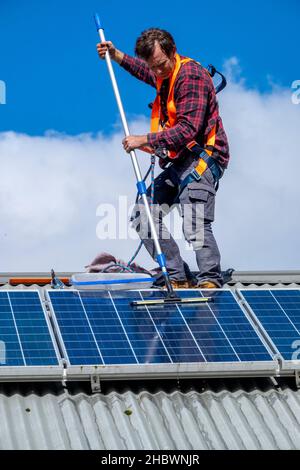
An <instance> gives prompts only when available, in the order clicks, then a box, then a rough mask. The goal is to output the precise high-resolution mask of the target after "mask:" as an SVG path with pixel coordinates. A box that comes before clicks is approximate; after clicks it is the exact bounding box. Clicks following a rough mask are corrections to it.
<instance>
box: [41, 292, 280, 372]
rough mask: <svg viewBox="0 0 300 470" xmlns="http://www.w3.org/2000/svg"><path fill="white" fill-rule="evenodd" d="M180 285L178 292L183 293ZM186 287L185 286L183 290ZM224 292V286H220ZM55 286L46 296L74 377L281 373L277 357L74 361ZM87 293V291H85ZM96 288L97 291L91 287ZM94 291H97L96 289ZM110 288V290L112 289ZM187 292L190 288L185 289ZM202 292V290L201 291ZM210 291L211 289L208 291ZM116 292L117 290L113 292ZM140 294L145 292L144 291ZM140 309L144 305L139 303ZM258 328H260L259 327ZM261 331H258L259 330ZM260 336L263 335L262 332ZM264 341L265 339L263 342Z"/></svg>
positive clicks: (69, 370) (68, 369)
mask: <svg viewBox="0 0 300 470" xmlns="http://www.w3.org/2000/svg"><path fill="white" fill-rule="evenodd" d="M223 290H224V291H226V292H230V294H231V295H232V297H233V299H234V300H235V302H237V303H238V305H239V302H238V300H237V299H236V297H235V296H234V294H233V292H232V291H231V290H230V289H223ZM180 291H181V290H180V289H178V292H179V293H180ZM182 291H184V290H182ZM217 291H218V292H220V289H218V290H217ZM51 292H53V291H51V290H46V291H45V297H46V300H47V302H48V305H49V309H50V311H51V317H52V320H53V323H54V326H55V330H56V335H57V337H58V338H59V341H60V343H61V348H62V351H63V354H64V357H65V359H66V367H67V376H68V378H69V379H70V380H88V379H90V377H91V376H93V375H98V376H100V378H101V379H110V380H113V379H137V378H144V379H152V378H162V377H163V378H200V377H203V378H204V377H205V378H208V377H243V376H245V377H250V376H254V377H257V376H263V377H266V376H269V377H270V376H274V375H277V373H278V362H277V361H276V360H275V359H271V360H270V361H257V362H256V361H249V362H235V363H233V362H227V363H222V362H201V363H200V362H195V363H170V362H169V363H159V364H155V363H153V364H150V363H148V364H118V365H112V364H107V365H105V364H98V365H86V364H82V365H71V363H70V360H69V356H68V353H67V349H66V346H65V344H64V340H63V337H62V334H61V332H60V327H59V322H58V320H57V318H56V313H55V309H54V307H53V305H52V302H51V297H50V295H49V294H50V293H51ZM55 292H56V293H58V292H64V293H65V292H77V293H78V292H81V291H78V290H76V289H68V290H67V291H66V290H64V289H62V290H61V289H56V290H55ZM82 292H84V293H86V291H82ZM89 292H93V291H89ZM94 292H97V291H96V290H95V291H94ZM109 292H110V291H109ZM130 292H137V294H139V295H140V293H143V292H144V293H145V292H149V289H141V290H137V291H130ZM185 292H186V291H185ZM199 292H200V291H199ZM206 292H207V291H206ZM111 294H115V292H114V291H113V292H110V295H111ZM140 298H142V297H141V295H140ZM239 306H240V305H239ZM142 308H144V309H145V310H148V309H149V311H150V312H151V308H149V307H142ZM240 308H241V310H242V312H243V314H244V315H245V316H246V318H247V320H248V321H249V322H250V324H251V326H252V327H253V324H252V322H251V318H249V316H248V315H247V312H245V310H244V309H243V308H242V307H241V306H240ZM139 310H140V307H139ZM255 331H256V329H255ZM256 332H257V331H256ZM258 336H259V338H260V339H262V338H261V335H258ZM263 344H264V343H263Z"/></svg>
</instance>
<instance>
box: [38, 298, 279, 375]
mask: <svg viewBox="0 0 300 470" xmlns="http://www.w3.org/2000/svg"><path fill="white" fill-rule="evenodd" d="M203 294H204V296H207V294H208V293H207V291H206V292H203ZM47 295H48V297H49V301H50V304H51V309H52V311H53V318H54V320H55V322H56V326H57V330H58V335H59V337H60V339H61V342H62V344H63V345H64V347H63V349H64V353H65V356H66V358H67V361H68V364H69V366H71V367H72V366H97V367H98V366H99V367H101V372H102V373H103V371H104V369H105V368H106V367H107V366H118V367H119V366H122V367H123V366H127V367H129V368H130V370H131V371H132V370H133V368H135V369H134V370H136V369H137V367H141V366H147V368H146V369H145V368H143V369H142V370H144V371H145V370H148V371H149V370H152V371H155V370H160V371H161V372H162V371H164V372H166V371H172V370H173V371H176V373H178V371H180V370H183V369H182V368H181V365H182V364H184V365H188V366H187V369H186V370H188V371H194V372H198V373H201V371H203V372H204V371H206V372H207V371H209V370H214V371H217V370H218V371H220V372H222V371H223V372H224V371H225V370H229V369H230V367H231V366H232V368H233V369H232V370H236V371H242V370H243V371H246V370H248V371H249V370H250V369H251V370H252V371H254V370H257V371H259V370H260V371H262V370H265V371H266V370H268V371H271V370H272V372H274V370H275V362H274V361H273V358H272V356H271V355H270V353H269V351H268V350H267V347H266V345H264V344H263V342H262V340H261V339H260V338H259V336H258V334H257V332H256V331H255V329H254V328H253V326H252V325H251V323H250V321H249V320H248V318H247V317H246V316H245V314H244V312H243V310H242V309H241V307H240V306H239V305H238V303H237V302H236V300H235V298H234V296H233V295H232V293H231V292H230V291H223V290H222V291H221V290H218V291H215V292H214V293H212V292H211V291H210V292H209V296H210V297H211V296H212V297H213V300H214V301H213V302H211V303H207V304H206V303H204V304H201V305H200V304H199V305H181V306H178V305H168V306H161V305H159V306H151V307H147V306H144V307H141V308H138V309H135V308H133V307H132V306H131V302H132V301H133V300H145V299H156V298H163V296H164V294H163V293H162V292H160V291H155V290H151V291H112V292H107V291H75V290H63V291H60V290H53V291H48V293H47ZM180 295H181V296H184V297H191V296H193V297H194V296H195V297H197V296H199V295H202V293H201V291H196V290H192V291H180ZM224 364H225V365H226V364H227V365H228V367H227V368H226V367H224ZM257 364H260V366H257ZM148 366H153V367H152V368H151V369H149V367H148ZM276 366H277V365H276ZM155 367H158V368H159V369H155ZM114 370H118V371H120V370H121V369H120V368H118V369H114ZM127 370H129V369H127ZM68 373H69V372H68Z"/></svg>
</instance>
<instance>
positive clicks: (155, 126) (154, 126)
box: [151, 54, 192, 132]
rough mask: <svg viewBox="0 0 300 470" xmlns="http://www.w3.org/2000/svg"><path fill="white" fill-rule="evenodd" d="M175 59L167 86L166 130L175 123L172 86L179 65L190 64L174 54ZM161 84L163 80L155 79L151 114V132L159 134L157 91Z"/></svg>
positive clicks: (187, 60)
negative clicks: (155, 91)
mask: <svg viewBox="0 0 300 470" xmlns="http://www.w3.org/2000/svg"><path fill="white" fill-rule="evenodd" d="M175 58H176V64H175V68H174V71H173V73H172V77H171V81H170V86H169V93H168V102H167V111H168V121H167V123H166V124H165V126H164V128H167V129H168V128H170V127H173V126H174V125H175V123H176V106H175V103H174V84H175V80H176V77H177V75H178V72H179V70H180V67H181V65H182V64H185V63H187V62H190V61H191V60H192V59H189V58H186V59H180V56H179V54H176V56H175ZM162 82H163V80H162V79H161V78H158V79H157V83H156V90H157V95H156V98H155V101H154V103H153V107H152V113H151V132H159V131H162V130H163V129H162V127H161V125H160V117H161V106H160V96H159V91H160V89H161V86H162Z"/></svg>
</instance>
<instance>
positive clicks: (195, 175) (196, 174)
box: [179, 142, 222, 195]
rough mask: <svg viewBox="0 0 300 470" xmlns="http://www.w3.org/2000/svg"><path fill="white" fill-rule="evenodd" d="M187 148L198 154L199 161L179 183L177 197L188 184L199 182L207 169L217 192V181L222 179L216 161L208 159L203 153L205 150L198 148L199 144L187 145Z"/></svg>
mask: <svg viewBox="0 0 300 470" xmlns="http://www.w3.org/2000/svg"><path fill="white" fill-rule="evenodd" d="M187 148H188V149H189V150H190V151H191V152H196V153H198V154H199V160H198V164H197V166H196V167H195V168H194V169H193V170H192V171H191V173H190V174H189V175H187V176H186V177H185V178H184V179H183V181H182V182H181V183H180V186H179V195H180V194H181V193H182V191H183V190H184V188H185V187H186V186H187V185H188V184H189V183H192V182H193V181H200V180H201V177H202V175H203V173H204V172H205V171H206V170H207V168H209V169H210V171H211V172H212V174H213V177H214V179H215V190H216V191H217V190H218V188H219V179H220V178H221V177H222V170H221V169H220V167H219V165H218V164H217V163H216V160H215V159H214V158H212V157H210V156H209V155H208V154H207V152H205V150H203V148H202V147H200V145H199V144H197V142H192V143H190V144H188V145H187Z"/></svg>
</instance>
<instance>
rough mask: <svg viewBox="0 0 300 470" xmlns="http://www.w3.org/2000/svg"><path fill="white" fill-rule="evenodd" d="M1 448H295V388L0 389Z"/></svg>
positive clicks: (299, 437)
mask: <svg viewBox="0 0 300 470" xmlns="http://www.w3.org/2000/svg"><path fill="white" fill-rule="evenodd" d="M0 422H1V426H0V449H94V450H96V449H107V450H116V449H119V450H125V449H128V450H129V449H135V450H137V449H147V450H151V449H154V450H174V449H180V450H202V449H300V391H293V390H291V389H290V388H286V389H284V390H275V389H270V390H268V391H264V392H262V391H260V390H254V391H251V392H246V391H245V390H238V391H234V392H232V391H229V390H222V391H220V392H218V393H215V392H212V391H205V392H203V393H199V392H198V391H196V390H192V391H190V392H188V393H181V392H179V391H175V392H173V393H166V392H164V391H160V392H158V393H155V394H151V393H149V392H148V391H143V392H141V393H138V394H135V393H133V392H131V391H128V392H126V393H122V394H120V393H117V392H111V393H110V394H108V395H103V394H100V393H97V394H95V395H91V396H89V395H87V394H85V393H79V394H76V395H71V394H69V393H67V392H64V393H62V394H60V395H56V394H54V393H47V394H45V395H43V396H38V395H37V394H35V393H32V394H30V395H28V396H24V395H22V394H13V395H12V396H7V395H5V394H3V393H1V394H0Z"/></svg>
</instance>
